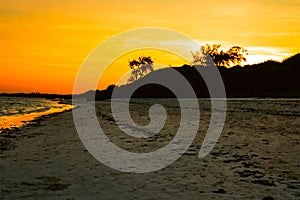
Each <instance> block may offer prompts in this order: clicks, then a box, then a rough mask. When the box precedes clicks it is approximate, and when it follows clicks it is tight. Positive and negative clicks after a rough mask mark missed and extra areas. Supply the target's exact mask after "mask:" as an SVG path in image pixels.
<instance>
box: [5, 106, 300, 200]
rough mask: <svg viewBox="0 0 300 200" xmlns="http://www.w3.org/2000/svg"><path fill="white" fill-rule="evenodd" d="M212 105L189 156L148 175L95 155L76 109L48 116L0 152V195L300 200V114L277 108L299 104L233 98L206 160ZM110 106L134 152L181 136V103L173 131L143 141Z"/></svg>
mask: <svg viewBox="0 0 300 200" xmlns="http://www.w3.org/2000/svg"><path fill="white" fill-rule="evenodd" d="M206 103H207V102H202V104H201V105H202V106H203V107H204V108H203V112H201V116H202V119H201V122H200V126H199V132H198V134H197V136H196V138H195V140H194V142H193V144H192V145H191V146H190V147H189V149H188V150H187V151H186V152H185V153H184V154H183V156H182V157H181V158H179V159H178V160H177V161H175V162H174V163H172V164H171V165H169V166H168V167H166V168H164V169H161V170H158V171H154V172H150V173H145V174H134V173H122V172H119V171H116V170H114V169H111V168H109V167H108V166H106V165H104V164H102V163H101V162H99V161H98V160H96V159H95V158H94V157H93V156H92V155H91V154H90V153H89V152H88V151H87V149H86V148H85V147H84V146H83V144H82V142H81V140H80V138H79V136H78V133H77V131H76V129H75V126H74V121H73V116H72V113H71V112H70V111H66V112H62V113H58V114H53V115H49V116H45V117H41V118H40V119H39V120H40V121H39V122H36V123H33V124H32V125H29V126H28V127H27V128H26V127H24V128H23V129H22V130H21V131H20V133H19V134H18V136H17V137H16V139H15V145H16V146H15V147H12V148H10V149H8V150H4V151H2V150H1V151H0V158H1V159H0V180H1V185H0V196H1V197H3V199H129V200H131V199H158V198H160V199H241V198H242V199H243V198H244V199H264V198H267V197H268V198H269V199H271V198H273V199H297V198H298V197H299V196H300V181H299V180H300V174H299V170H300V163H299V162H298V157H299V152H300V146H299V144H300V135H299V133H300V132H299V128H300V127H299V122H300V117H299V115H277V113H276V112H280V111H281V110H280V109H281V106H284V109H290V108H293V109H294V112H295V113H299V109H298V107H295V106H296V105H298V104H297V102H294V103H293V104H291V102H289V103H288V104H286V103H287V101H282V102H279V104H278V102H276V103H275V104H271V105H268V104H269V102H265V101H261V102H259V103H261V104H260V105H258V104H257V102H256V103H255V102H254V103H253V102H251V101H243V102H236V101H231V102H229V105H228V111H229V112H228V117H227V119H226V123H225V127H224V130H223V132H222V134H221V137H220V139H219V141H218V143H217V144H216V146H215V147H214V149H213V150H212V152H210V153H209V155H207V156H206V157H205V158H203V159H199V158H198V157H197V154H198V152H199V149H200V147H201V142H202V140H203V137H204V133H205V131H206V130H207V123H209V119H210V114H209V112H208V109H207V107H206V106H207V105H208V104H206ZM168 105H170V104H168ZM266 105H268V106H269V107H266ZM109 106H110V102H108V101H100V102H96V108H97V114H99V116H98V117H99V119H101V120H100V123H101V127H103V130H104V131H105V133H106V134H107V136H108V137H109V138H110V139H111V140H112V141H113V142H115V144H116V145H118V146H120V147H124V148H126V149H127V150H128V151H135V150H141V151H147V150H149V149H153V148H154V149H155V148H157V147H161V146H164V145H165V144H166V142H168V141H169V140H168V139H170V137H172V134H173V133H174V134H175V133H176V127H174V123H175V122H178V121H180V116H179V115H178V110H177V108H176V107H167V109H170V111H171V115H170V120H169V121H168V122H166V130H164V132H163V134H160V135H157V136H155V137H154V138H153V139H151V140H146V142H143V141H140V140H138V139H136V140H135V139H134V138H132V137H129V136H126V135H124V134H120V131H119V130H118V128H117V126H116V125H115V122H114V121H113V120H112V119H111V113H110V112H109ZM134 106H135V107H134V110H133V113H132V116H133V118H134V119H135V120H137V123H141V124H145V122H147V117H145V115H146V116H147V115H148V112H147V111H148V109H147V108H148V106H147V105H146V104H134ZM257 106H259V107H257ZM253 107H254V108H257V109H260V108H266V109H270V110H272V111H274V113H272V112H270V113H265V112H261V111H260V110H255V109H251V108H253ZM279 108H280V109H279ZM278 109H279V110H278ZM145 110H146V112H145ZM201 111H202V110H201ZM141 114H142V116H141ZM111 156H114V155H111ZM254 191H255V192H254Z"/></svg>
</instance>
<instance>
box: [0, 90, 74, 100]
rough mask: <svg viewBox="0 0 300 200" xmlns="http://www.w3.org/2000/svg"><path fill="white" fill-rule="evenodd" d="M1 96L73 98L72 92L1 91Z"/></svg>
mask: <svg viewBox="0 0 300 200" xmlns="http://www.w3.org/2000/svg"><path fill="white" fill-rule="evenodd" d="M0 96H6V97H32V98H46V99H72V95H71V94H48V93H39V92H32V93H0Z"/></svg>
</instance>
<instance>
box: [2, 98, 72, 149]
mask: <svg viewBox="0 0 300 200" xmlns="http://www.w3.org/2000/svg"><path fill="white" fill-rule="evenodd" d="M59 104H61V103H59ZM63 104H67V103H63ZM67 105H71V106H73V105H72V104H67ZM75 108H76V106H73V108H71V109H65V110H62V111H59V112H53V113H50V114H43V115H40V116H36V117H34V118H33V119H31V120H29V121H26V122H23V124H22V125H21V126H18V127H17V126H13V127H10V128H4V129H1V130H0V154H1V152H2V151H7V150H10V149H11V148H14V147H15V146H14V141H15V140H17V139H18V138H19V137H22V132H23V131H24V130H25V129H30V128H33V127H38V126H39V125H40V123H41V122H42V121H44V120H45V119H47V118H51V117H54V116H57V115H60V114H63V113H66V112H71V111H72V110H73V109H75Z"/></svg>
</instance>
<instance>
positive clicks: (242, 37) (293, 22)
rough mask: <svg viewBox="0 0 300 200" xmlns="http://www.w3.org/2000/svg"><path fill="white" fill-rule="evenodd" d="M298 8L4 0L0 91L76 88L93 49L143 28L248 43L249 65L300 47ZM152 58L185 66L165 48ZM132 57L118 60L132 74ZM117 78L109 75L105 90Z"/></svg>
mask: <svg viewBox="0 0 300 200" xmlns="http://www.w3.org/2000/svg"><path fill="white" fill-rule="evenodd" d="M299 11H300V1H299V0H294V1H292V0H286V1H282V0H245V1H242V0H226V1H221V0H211V1H201V0H178V1H173V0H152V1H146V0H131V1H127V0H110V1H98V0H87V1H79V0H73V1H71V0H70V1H69V0H61V1H52V0H44V1H38V0H23V1H21V0H19V1H18V0H10V1H7V0H0V44H1V50H0V51H1V53H0V56H1V58H0V60H1V62H0V67H1V78H0V92H35V91H39V92H48V93H71V92H72V88H73V83H74V79H75V77H76V73H77V70H78V69H79V68H80V65H81V63H82V62H83V61H84V59H85V58H86V56H87V55H88V54H89V52H90V51H91V50H92V49H93V48H94V47H96V46H97V45H98V44H99V43H101V42H103V41H104V40H106V39H108V38H109V37H112V36H114V35H115V34H118V33H120V32H122V31H127V30H130V29H134V28H141V27H145V26H146V27H162V28H168V29H172V30H175V31H178V32H181V33H183V34H185V35H187V36H189V37H191V38H193V39H194V40H196V41H198V42H199V44H204V43H206V42H209V43H214V42H218V43H222V44H223V46H225V47H226V46H231V45H241V46H244V47H245V48H246V49H248V50H249V53H250V55H249V58H248V60H249V62H250V63H253V62H258V61H262V60H265V59H269V58H273V59H282V57H286V56H289V55H292V54H293V53H297V52H300V48H299V45H300V26H299V24H300V12H299ZM114 48H116V46H112V47H111V49H110V50H109V51H114ZM141 53H142V52H141ZM147 53H151V52H147ZM152 53H153V52H152ZM132 55H133V54H132ZM151 55H153V56H154V57H155V59H156V62H158V63H162V64H164V65H168V64H173V65H176V64H179V63H180V61H178V59H177V58H175V57H172V56H165V54H164V53H162V52H154V53H153V54H151ZM130 56H131V55H130ZM99 59H101V58H99ZM127 60H128V57H126V56H124V57H123V58H120V60H118V61H115V65H118V66H119V67H120V69H122V70H123V71H126V70H127V69H129V68H128V66H127ZM122 70H121V71H122ZM118 77H119V74H118V73H116V72H113V73H110V74H108V75H107V76H106V77H105V78H104V79H103V82H101V84H100V89H103V88H105V87H106V86H107V85H108V84H110V83H115V82H116V81H117V80H118Z"/></svg>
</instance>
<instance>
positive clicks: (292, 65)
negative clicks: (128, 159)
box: [78, 53, 300, 100]
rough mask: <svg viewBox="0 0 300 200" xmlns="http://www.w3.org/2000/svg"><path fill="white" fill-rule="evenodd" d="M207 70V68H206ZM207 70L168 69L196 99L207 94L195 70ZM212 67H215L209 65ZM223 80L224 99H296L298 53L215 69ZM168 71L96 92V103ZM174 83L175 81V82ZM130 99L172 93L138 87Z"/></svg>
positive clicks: (160, 88)
mask: <svg viewBox="0 0 300 200" xmlns="http://www.w3.org/2000/svg"><path fill="white" fill-rule="evenodd" d="M208 67H209V66H208ZM208 67H203V66H191V65H183V66H181V67H172V69H175V70H177V71H178V72H179V73H180V74H182V75H183V76H184V77H185V78H186V79H187V80H188V81H189V83H190V84H191V85H192V87H193V89H194V91H195V93H196V95H197V97H199V98H207V97H209V93H208V90H207V87H206V84H205V83H204V81H203V79H202V77H201V76H200V74H199V72H198V71H197V70H196V68H200V70H207V69H208ZM210 67H216V66H210ZM217 68H218V70H219V71H220V74H221V76H222V78H223V81H224V85H225V89H226V95H227V97H259V98H268V97H274V98H279V97H290V98H296V97H297V98H299V97H300V87H299V86H300V54H299V53H298V54H296V55H294V56H292V57H290V58H288V59H285V60H284V61H283V62H276V61H266V62H263V63H259V64H255V65H246V66H244V67H241V66H234V67H231V68H226V67H223V66H217ZM170 70H171V69H170V68H164V69H160V70H156V71H153V72H151V73H149V74H147V75H145V76H144V77H142V78H140V79H138V80H136V81H135V82H133V83H130V84H127V85H123V86H119V87H117V86H116V87H115V86H114V85H111V86H109V87H108V88H107V89H106V90H102V91H99V90H97V91H96V100H102V99H108V98H110V97H111V94H112V90H113V88H116V89H118V90H124V91H125V90H128V89H130V88H132V87H134V86H135V84H137V85H143V83H145V82H147V81H148V80H158V79H165V78H166V77H168V76H169V74H170ZM175 81H176V80H175ZM78 97H84V98H87V99H88V100H92V99H93V91H89V92H86V93H85V94H82V95H79V96H78ZM132 97H136V98H173V97H175V96H174V94H173V93H172V92H171V91H170V90H169V89H167V88H166V87H164V86H161V85H158V84H146V85H143V86H141V87H139V89H138V90H136V91H135V92H134V94H133V96H132Z"/></svg>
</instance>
